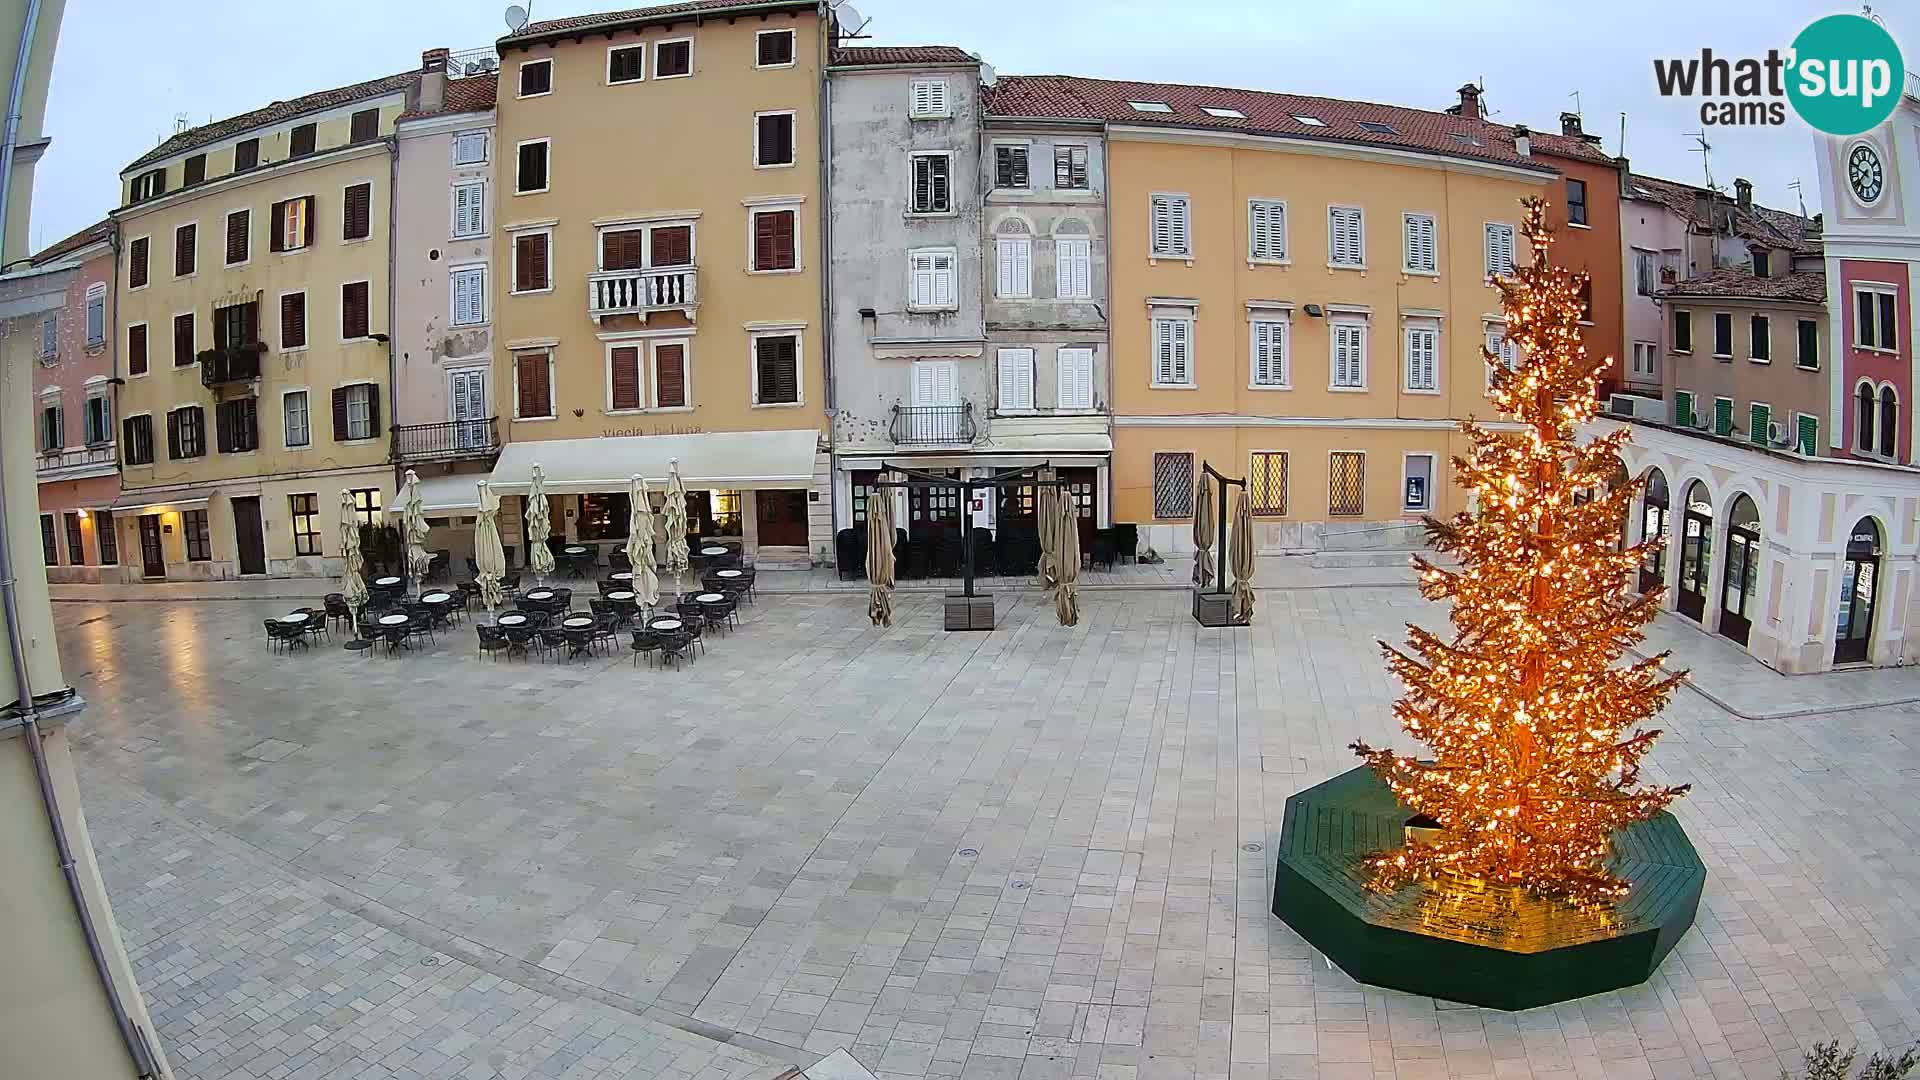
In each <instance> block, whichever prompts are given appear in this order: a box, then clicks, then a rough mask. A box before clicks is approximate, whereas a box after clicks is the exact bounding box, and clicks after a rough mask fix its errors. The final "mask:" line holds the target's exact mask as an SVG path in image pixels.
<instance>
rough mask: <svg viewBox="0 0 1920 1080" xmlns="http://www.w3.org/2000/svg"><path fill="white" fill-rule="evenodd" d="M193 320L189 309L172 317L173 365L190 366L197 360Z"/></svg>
mask: <svg viewBox="0 0 1920 1080" xmlns="http://www.w3.org/2000/svg"><path fill="white" fill-rule="evenodd" d="M193 321H194V320H193V313H192V312H190V311H189V312H184V313H182V314H179V315H175V316H174V317H173V366H174V367H177V368H181V367H190V366H192V365H193V364H194V363H195V362H197V361H198V360H199V356H198V355H197V354H198V352H199V350H198V349H197V348H195V347H194V340H193V337H194V330H193ZM143 329H144V328H143Z"/></svg>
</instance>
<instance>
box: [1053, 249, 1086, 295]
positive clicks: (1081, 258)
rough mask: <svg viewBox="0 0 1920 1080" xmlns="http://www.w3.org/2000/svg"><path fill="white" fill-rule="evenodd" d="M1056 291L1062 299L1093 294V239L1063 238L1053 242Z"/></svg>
mask: <svg viewBox="0 0 1920 1080" xmlns="http://www.w3.org/2000/svg"><path fill="white" fill-rule="evenodd" d="M1053 261H1054V269H1053V272H1054V291H1055V292H1056V293H1057V294H1058V295H1059V298H1060V299H1062V300H1087V299H1091V298H1092V296H1093V241H1091V240H1086V239H1077V238H1075V239H1061V240H1055V241H1054V242H1053Z"/></svg>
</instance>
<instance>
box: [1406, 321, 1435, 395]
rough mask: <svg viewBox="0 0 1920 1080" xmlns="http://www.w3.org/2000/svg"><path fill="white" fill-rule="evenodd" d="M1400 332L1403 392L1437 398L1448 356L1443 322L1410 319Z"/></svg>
mask: <svg viewBox="0 0 1920 1080" xmlns="http://www.w3.org/2000/svg"><path fill="white" fill-rule="evenodd" d="M1404 321H1405V324H1406V325H1405V326H1404V327H1403V328H1402V329H1401V332H1400V352H1401V356H1400V361H1401V363H1400V389H1401V390H1403V391H1405V392H1406V393H1409V394H1438V393H1439V392H1440V385H1441V373H1440V369H1441V367H1442V366H1443V365H1442V364H1441V357H1442V356H1444V355H1445V352H1444V349H1445V346H1444V344H1443V341H1442V338H1441V334H1440V320H1439V319H1435V318H1429V317H1425V316H1421V317H1408V318H1406V319H1405V320H1404Z"/></svg>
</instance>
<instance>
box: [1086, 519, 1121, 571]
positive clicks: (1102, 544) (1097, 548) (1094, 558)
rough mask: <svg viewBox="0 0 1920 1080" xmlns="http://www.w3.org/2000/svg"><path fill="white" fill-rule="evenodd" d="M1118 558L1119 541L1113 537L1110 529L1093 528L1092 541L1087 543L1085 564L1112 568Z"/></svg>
mask: <svg viewBox="0 0 1920 1080" xmlns="http://www.w3.org/2000/svg"><path fill="white" fill-rule="evenodd" d="M1119 559H1120V543H1119V541H1118V540H1116V539H1115V538H1114V530H1112V529H1095V530H1094V533H1093V541H1092V542H1091V543H1089V544H1088V545H1087V565H1088V566H1091V567H1094V568H1096V569H1098V568H1100V567H1103V566H1104V567H1106V568H1107V569H1109V570H1111V569H1113V564H1114V563H1116V562H1118V561H1119Z"/></svg>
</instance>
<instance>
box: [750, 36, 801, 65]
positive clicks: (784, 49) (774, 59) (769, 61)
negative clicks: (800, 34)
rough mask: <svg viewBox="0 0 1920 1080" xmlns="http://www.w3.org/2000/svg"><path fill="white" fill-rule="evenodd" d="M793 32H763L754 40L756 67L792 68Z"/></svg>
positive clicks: (754, 61)
mask: <svg viewBox="0 0 1920 1080" xmlns="http://www.w3.org/2000/svg"><path fill="white" fill-rule="evenodd" d="M793 39H794V32H793V31H791V30H762V31H760V32H759V33H757V34H755V35H754V38H753V66H754V67H763V68H764V67H790V66H792V64H793Z"/></svg>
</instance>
